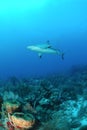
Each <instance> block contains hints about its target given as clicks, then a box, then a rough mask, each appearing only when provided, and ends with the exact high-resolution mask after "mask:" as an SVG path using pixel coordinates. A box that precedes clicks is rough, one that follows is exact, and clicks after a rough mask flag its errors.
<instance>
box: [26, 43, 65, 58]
mask: <svg viewBox="0 0 87 130" xmlns="http://www.w3.org/2000/svg"><path fill="white" fill-rule="evenodd" d="M27 49H29V50H31V51H35V52H37V53H38V56H39V57H40V58H41V57H42V55H43V54H45V53H47V54H57V55H60V56H61V58H62V59H64V53H62V52H61V51H60V50H59V49H54V48H52V46H51V45H50V43H49V42H47V43H44V44H37V45H31V46H27Z"/></svg>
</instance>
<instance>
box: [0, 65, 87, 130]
mask: <svg viewBox="0 0 87 130" xmlns="http://www.w3.org/2000/svg"><path fill="white" fill-rule="evenodd" d="M86 113H87V67H86V66H85V67H83V68H82V67H81V68H80V67H76V68H75V67H74V68H73V69H72V71H71V73H70V74H68V75H52V76H48V77H46V78H37V79H35V78H27V79H17V78H16V77H11V78H9V79H8V80H6V81H3V82H2V81H0V129H1V130H64V129H66V130H86V128H87V114H86Z"/></svg>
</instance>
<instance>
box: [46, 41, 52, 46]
mask: <svg viewBox="0 0 87 130" xmlns="http://www.w3.org/2000/svg"><path fill="white" fill-rule="evenodd" d="M47 45H48V46H47V48H51V47H52V46H51V45H50V41H49V40H47Z"/></svg>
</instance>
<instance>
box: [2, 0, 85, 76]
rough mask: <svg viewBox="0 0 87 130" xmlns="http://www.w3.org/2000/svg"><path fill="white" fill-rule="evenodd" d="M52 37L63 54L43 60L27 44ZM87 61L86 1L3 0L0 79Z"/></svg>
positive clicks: (56, 70)
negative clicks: (63, 56) (62, 57)
mask: <svg viewBox="0 0 87 130" xmlns="http://www.w3.org/2000/svg"><path fill="white" fill-rule="evenodd" d="M47 40H49V41H50V42H51V43H52V46H53V47H54V48H59V49H61V51H63V52H64V53H65V58H64V60H63V61H62V59H61V57H60V56H57V55H49V54H44V55H43V57H42V58H41V59H40V58H39V57H38V55H37V54H36V53H35V52H32V51H29V50H27V49H26V47H27V46H28V45H31V44H32V45H33V44H38V43H43V42H46V41H47ZM86 64H87V0H13V1H12V0H3V1H0V78H7V77H9V76H17V77H28V76H36V77H37V76H44V75H49V74H54V73H63V72H66V71H67V70H69V69H70V68H71V67H72V66H73V65H86Z"/></svg>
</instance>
